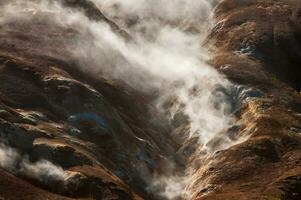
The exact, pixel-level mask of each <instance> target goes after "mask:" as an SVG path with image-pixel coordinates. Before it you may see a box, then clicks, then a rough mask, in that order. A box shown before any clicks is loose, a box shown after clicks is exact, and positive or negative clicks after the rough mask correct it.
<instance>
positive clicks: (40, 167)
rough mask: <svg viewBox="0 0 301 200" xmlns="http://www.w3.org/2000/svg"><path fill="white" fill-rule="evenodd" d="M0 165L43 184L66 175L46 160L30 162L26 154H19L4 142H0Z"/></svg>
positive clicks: (61, 179) (62, 178) (63, 177)
mask: <svg viewBox="0 0 301 200" xmlns="http://www.w3.org/2000/svg"><path fill="white" fill-rule="evenodd" d="M0 167H1V168H3V169H6V170H7V171H9V172H11V173H14V174H17V175H22V176H26V177H29V178H33V179H35V180H37V181H39V182H41V183H44V184H48V183H53V182H57V181H63V180H64V179H65V178H66V176H67V174H66V173H65V171H64V170H63V169H62V168H61V167H59V166H57V165H54V164H53V163H51V162H49V161H47V160H39V161H37V162H34V163H33V162H30V161H29V160H28V158H27V157H26V156H25V157H23V156H21V155H20V154H19V153H18V152H17V150H15V149H13V148H11V147H8V146H6V145H4V144H0Z"/></svg>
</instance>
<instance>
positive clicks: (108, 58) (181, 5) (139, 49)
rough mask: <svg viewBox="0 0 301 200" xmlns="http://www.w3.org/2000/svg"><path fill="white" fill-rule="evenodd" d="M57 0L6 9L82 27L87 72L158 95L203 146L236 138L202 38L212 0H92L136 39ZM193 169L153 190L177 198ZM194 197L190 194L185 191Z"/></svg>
mask: <svg viewBox="0 0 301 200" xmlns="http://www.w3.org/2000/svg"><path fill="white" fill-rule="evenodd" d="M50 2H51V1H41V3H33V2H32V3H28V2H27V4H26V5H24V3H23V4H22V6H20V5H21V4H19V5H18V4H11V5H9V6H6V10H5V12H6V15H7V16H8V15H9V14H11V15H14V16H16V14H15V13H16V10H18V9H19V10H20V11H22V12H19V13H21V14H20V15H27V16H28V15H30V16H33V15H34V14H35V13H36V12H47V13H53V15H52V16H53V17H52V19H51V20H52V21H54V22H56V23H57V24H58V25H61V26H64V27H65V26H67V27H72V28H74V29H77V31H78V32H79V33H80V36H79V38H78V40H77V41H76V43H75V44H74V43H73V44H70V49H69V51H70V52H71V55H72V56H73V57H74V58H75V59H77V60H78V62H79V63H80V66H81V69H82V70H83V71H84V72H86V73H89V74H91V75H93V76H95V77H101V78H105V79H109V80H113V81H115V82H117V83H122V84H125V85H127V86H128V87H132V88H134V89H136V90H138V91H141V92H143V93H147V94H149V95H152V96H153V98H154V104H155V105H156V107H157V108H158V109H159V110H160V111H161V112H162V113H163V114H165V115H166V116H167V117H168V118H169V119H170V121H171V122H172V121H173V120H174V118H175V117H176V116H179V115H181V116H182V117H183V119H185V120H183V123H186V124H187V125H188V127H189V128H188V131H187V133H186V134H187V139H190V138H193V137H197V138H198V145H199V147H198V151H205V152H210V151H215V150H216V149H214V148H213V149H212V148H207V144H208V143H209V142H210V141H212V140H213V139H214V138H216V137H217V136H218V137H221V138H222V141H225V142H224V143H223V144H222V145H220V147H221V148H227V147H228V146H230V145H231V144H232V143H231V141H230V140H229V139H228V138H227V137H225V136H221V134H220V133H221V132H223V131H225V130H226V129H228V128H229V127H230V126H231V125H232V123H233V121H234V120H233V118H232V117H231V115H230V109H231V108H230V104H229V102H227V101H226V98H225V94H224V93H223V92H222V90H218V89H219V88H229V87H230V86H231V84H230V83H229V82H228V81H227V80H225V79H224V78H223V77H222V76H221V75H220V74H218V72H217V71H216V70H214V69H213V68H212V67H211V66H209V65H208V64H207V59H208V58H209V57H210V53H209V52H208V45H209V44H207V47H204V45H203V44H204V43H205V39H206V37H207V33H208V32H209V30H210V28H211V26H212V24H213V23H214V20H213V19H212V18H211V4H210V1H209V0H208V1H207V0H152V1H150V0H93V2H95V3H96V4H97V5H98V6H99V8H101V9H102V10H103V12H104V13H105V14H106V15H107V16H108V17H109V18H111V19H114V20H116V22H117V23H118V24H119V25H120V26H121V27H122V28H123V29H125V30H126V31H127V32H129V33H130V35H131V36H132V37H133V38H132V39H131V40H126V39H124V38H122V36H120V35H118V34H116V32H114V31H112V30H111V28H110V26H109V25H108V24H106V23H104V22H96V21H90V20H89V19H88V18H87V17H86V16H84V14H83V13H81V12H80V11H74V10H71V9H68V8H63V7H62V6H60V5H59V4H56V3H53V2H52V3H50ZM11 11H13V12H11ZM2 13H3V12H2ZM12 13H14V14H12ZM22 13H23V14H22ZM1 20H3V18H1ZM223 137H224V138H223ZM3 148H4V147H3V146H2V147H1V148H0V155H1V154H3V155H4V156H1V160H0V164H1V166H2V167H4V168H7V169H10V168H11V167H12V169H13V170H16V169H15V168H14V163H15V162H16V160H19V158H18V156H17V155H18V154H16V153H15V152H14V151H13V150H11V149H7V148H5V149H6V150H5V151H4V149H3ZM12 158H13V159H12ZM19 163H21V165H20V166H21V170H23V171H24V172H25V173H31V174H34V175H37V177H43V176H44V175H45V173H46V175H50V176H52V177H64V171H63V170H62V169H60V168H58V167H56V166H54V165H52V164H51V163H48V162H46V161H43V162H39V163H36V164H32V163H30V162H28V161H27V160H22V159H21V161H20V162H19ZM43 171H44V172H43ZM50 172H51V174H48V173H50ZM190 172H191V171H190V170H187V173H188V174H187V176H184V175H183V176H178V175H175V176H166V177H164V176H161V177H156V178H155V179H151V183H150V190H154V188H157V187H160V191H162V196H164V197H166V198H168V199H176V198H178V197H179V196H181V195H182V194H181V193H182V191H183V189H184V187H185V186H186V185H187V184H188V180H189V178H190V175H191V174H189V173H190ZM40 173H43V174H40ZM184 174H185V173H184ZM162 187H163V188H164V189H163V190H162ZM189 196H190V194H188V195H187V194H186V198H189Z"/></svg>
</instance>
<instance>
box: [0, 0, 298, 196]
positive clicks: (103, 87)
mask: <svg viewBox="0 0 301 200" xmlns="http://www.w3.org/2000/svg"><path fill="white" fill-rule="evenodd" d="M3 2H4V1H3ZM74 2H75V1H71V0H64V3H65V5H66V6H69V7H71V8H72V9H81V8H83V10H84V12H85V14H86V15H88V17H89V18H91V19H92V20H97V21H98V20H103V21H105V22H106V23H109V24H110V25H111V26H112V28H113V30H115V31H117V32H118V33H120V34H121V35H122V36H123V37H125V38H126V39H129V38H130V36H128V33H126V32H125V31H124V30H122V29H120V28H119V27H118V26H117V25H116V24H115V23H114V22H112V21H110V20H109V19H107V18H106V17H104V16H103V15H102V14H101V11H100V10H99V9H98V8H97V7H96V6H95V5H94V4H92V3H91V2H90V3H86V1H84V0H80V1H77V2H76V3H74ZM78 2H79V3H78ZM0 6H1V3H0ZM37 15H38V17H36V16H35V17H33V18H28V19H29V20H28V19H23V20H18V21H9V22H6V23H4V24H1V27H0V141H4V142H5V143H7V144H9V146H11V147H14V148H16V149H18V151H20V154H21V155H28V156H29V157H30V159H31V160H32V161H37V160H40V159H47V160H49V161H51V162H53V163H55V164H57V165H59V166H61V167H63V169H64V170H66V171H69V172H70V174H71V175H70V177H68V178H67V179H66V180H64V181H66V182H64V183H61V182H59V183H57V184H53V185H51V186H49V185H47V184H46V185H45V184H43V183H40V182H38V181H36V180H32V179H31V178H28V177H23V176H19V175H18V174H14V173H10V172H7V171H4V170H2V169H1V170H0V200H14V199H16V200H19V199H24V200H32V199H37V200H40V199H41V200H44V199H53V200H56V199H69V198H73V199H108V200H109V199H119V200H127V199H136V200H139V199H155V198H156V194H147V193H146V191H145V190H144V186H145V182H144V180H143V179H142V178H141V175H140V174H139V173H141V171H138V169H136V168H133V167H132V165H133V163H134V164H135V165H136V166H139V167H137V168H139V170H142V174H143V173H144V174H149V173H150V174H151V172H152V171H154V170H158V171H159V170H160V169H161V165H164V159H163V158H162V156H161V155H163V156H164V155H170V154H171V152H175V151H176V150H177V148H179V146H178V144H177V142H176V141H173V140H172V139H171V138H166V137H165V135H166V133H168V132H169V131H170V127H169V126H165V127H162V126H161V124H155V125H154V124H153V123H149V119H150V116H151V113H150V112H151V111H152V110H150V109H149V105H150V104H149V103H150V100H151V98H149V97H148V96H146V95H144V94H141V93H139V92H137V91H135V90H133V89H132V88H128V87H125V86H124V85H118V84H114V83H113V82H111V81H110V80H104V79H103V80H99V79H94V78H91V77H90V76H89V74H85V73H83V72H82V71H80V70H78V69H79V68H78V67H77V65H78V64H77V63H76V61H75V59H74V58H72V57H71V56H70V54H69V52H68V51H67V49H66V46H67V44H68V45H70V43H72V41H73V40H74V39H75V38H76V37H78V33H77V32H76V30H74V29H72V27H70V28H66V27H61V26H59V25H57V24H53V23H52V22H51V21H49V20H47V19H48V17H49V16H47V14H45V13H37ZM215 16H216V19H217V24H216V26H215V27H214V29H213V30H212V32H211V34H210V35H209V39H208V41H210V43H213V44H214V45H213V46H214V48H213V49H212V51H213V53H214V57H213V58H212V60H211V61H210V62H211V64H212V65H213V66H214V67H215V68H216V69H217V70H218V71H220V72H221V73H223V74H224V75H225V76H226V77H227V78H228V79H229V80H231V81H232V82H233V83H236V84H239V85H245V86H249V87H251V88H254V89H258V90H261V91H262V92H263V93H264V95H263V96H262V97H252V98H248V99H247V100H246V101H244V103H243V104H242V105H241V106H240V107H239V108H237V110H236V111H235V115H236V116H237V118H238V119H239V122H240V124H241V125H240V126H239V127H238V130H236V132H237V133H236V134H237V135H243V134H244V133H246V132H247V133H248V135H249V136H250V137H249V138H248V139H247V140H246V141H245V142H243V143H240V144H237V145H235V146H232V147H231V148H229V149H226V150H223V151H219V152H216V153H215V155H214V156H213V157H212V158H210V164H208V163H204V165H203V166H201V167H200V169H199V170H198V171H197V174H196V176H195V184H194V185H193V187H194V188H195V190H194V191H193V192H194V196H193V199H195V200H197V199H198V200H203V199H204V200H232V199H241V200H244V199H246V200H249V199H260V200H261V199H263V200H282V199H283V200H297V199H301V193H300V191H301V97H300V90H301V69H299V68H300V64H301V63H300V60H301V38H300V37H301V4H300V3H299V1H298V0H248V1H247V0H223V1H217V3H216V7H215ZM43 19H45V20H44V21H43ZM41 21H43V23H41ZM32 111H34V112H35V113H32ZM87 112H88V113H93V116H95V115H97V116H98V117H100V118H104V119H105V122H106V123H107V126H109V127H107V129H106V128H105V129H106V130H105V129H101V130H99V129H97V130H95V129H93V127H94V126H95V124H93V123H92V124H91V122H90V121H89V120H81V121H80V122H78V123H80V124H81V127H80V128H78V129H80V130H75V129H74V128H72V126H71V125H70V123H68V119H69V118H70V116H72V115H74V114H77V113H87ZM37 113H38V114H37ZM94 123H95V122H94ZM91 127H92V128H91ZM78 131H80V132H78ZM154 135H156V137H154ZM137 137H138V138H145V139H147V141H149V143H147V142H142V141H141V140H139V139H137ZM150 144H151V145H150ZM141 149H143V150H144V151H145V152H144V154H145V156H146V157H147V159H146V160H144V161H141V160H139V159H137V158H139V155H140V153H141ZM196 156H197V155H196ZM149 160H151V161H153V162H154V163H155V166H153V165H152V163H151V162H150V161H149ZM73 179H74V180H77V181H78V182H77V184H73V182H72V181H70V180H73ZM204 183H205V185H206V187H203V185H204ZM65 184H66V186H62V185H65ZM60 195H61V196H60Z"/></svg>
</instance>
